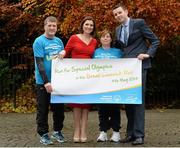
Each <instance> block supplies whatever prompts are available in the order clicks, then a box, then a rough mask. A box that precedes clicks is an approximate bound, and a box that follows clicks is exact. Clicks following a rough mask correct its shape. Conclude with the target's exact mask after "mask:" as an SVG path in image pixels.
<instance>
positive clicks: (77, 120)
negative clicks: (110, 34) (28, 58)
mask: <svg viewBox="0 0 180 148" xmlns="http://www.w3.org/2000/svg"><path fill="white" fill-rule="evenodd" d="M95 29H96V28H95V21H94V19H93V18H92V17H90V16H86V17H85V18H84V19H83V20H82V22H81V24H80V33H79V34H75V35H72V36H71V37H70V39H69V40H68V43H67V45H66V47H65V52H66V56H65V57H70V58H77V59H78V58H79V59H80V58H81V59H90V58H92V56H93V54H94V51H95V48H96V47H97V40H96V39H95V38H93V35H94V34H95ZM70 106H71V107H73V118H74V137H73V141H74V142H86V141H87V134H86V130H87V121H88V113H89V109H90V105H88V104H70Z"/></svg>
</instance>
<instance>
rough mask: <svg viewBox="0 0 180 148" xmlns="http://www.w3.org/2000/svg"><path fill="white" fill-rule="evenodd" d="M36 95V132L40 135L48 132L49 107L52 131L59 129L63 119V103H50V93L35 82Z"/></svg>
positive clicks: (61, 126)
mask: <svg viewBox="0 0 180 148" xmlns="http://www.w3.org/2000/svg"><path fill="white" fill-rule="evenodd" d="M36 95H37V100H36V101H37V115H36V123H37V133H38V134H39V135H40V136H42V135H43V134H45V133H48V132H49V125H48V113H49V107H50V109H51V111H52V113H53V129H54V131H61V130H62V128H63V121H64V104H59V103H57V104H51V103H50V94H49V93H47V91H46V89H45V87H44V85H39V84H37V86H36Z"/></svg>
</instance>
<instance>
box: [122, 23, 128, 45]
mask: <svg viewBox="0 0 180 148" xmlns="http://www.w3.org/2000/svg"><path fill="white" fill-rule="evenodd" d="M123 30H124V44H125V45H127V41H128V33H127V26H125V25H124V26H123Z"/></svg>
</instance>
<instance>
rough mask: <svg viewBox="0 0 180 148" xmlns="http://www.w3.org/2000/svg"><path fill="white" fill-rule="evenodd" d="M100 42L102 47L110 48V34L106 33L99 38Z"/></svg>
mask: <svg viewBox="0 0 180 148" xmlns="http://www.w3.org/2000/svg"><path fill="white" fill-rule="evenodd" d="M100 42H101V44H102V46H109V47H110V45H111V42H112V37H111V35H110V33H109V32H106V33H104V34H102V36H101V38H100Z"/></svg>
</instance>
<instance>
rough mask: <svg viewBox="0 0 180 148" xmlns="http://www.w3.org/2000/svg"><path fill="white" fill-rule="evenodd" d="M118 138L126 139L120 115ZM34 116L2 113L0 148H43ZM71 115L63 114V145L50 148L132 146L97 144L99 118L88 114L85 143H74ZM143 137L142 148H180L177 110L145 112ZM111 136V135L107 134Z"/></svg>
mask: <svg viewBox="0 0 180 148" xmlns="http://www.w3.org/2000/svg"><path fill="white" fill-rule="evenodd" d="M121 114H122V129H121V137H124V135H125V129H126V122H127V120H126V116H125V112H124V111H122V112H121ZM35 118H36V114H35V113H30V114H22V113H1V114H0V147H44V145H42V144H40V143H39V137H38V135H37V134H36V122H35ZM72 119H73V118H72V112H66V113H65V122H64V128H63V133H64V134H65V137H66V139H67V142H65V143H62V144H60V143H54V144H53V145H51V147H58V146H59V147H72V146H73V147H131V146H132V145H131V144H121V143H112V142H105V143H97V142H96V138H97V136H98V134H99V131H98V114H97V111H91V112H90V114H89V122H88V135H89V136H88V142H87V143H84V144H82V143H77V144H76V143H73V142H72V134H73V121H72ZM51 121H52V117H51V113H50V114H49V123H50V133H51V132H52V130H51V129H52V124H51V123H52V122H51ZM145 131H146V137H145V144H144V145H142V146H144V147H180V109H169V110H146V128H145ZM109 136H110V134H109Z"/></svg>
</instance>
